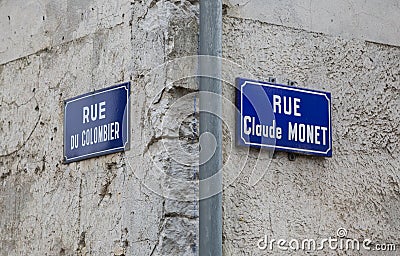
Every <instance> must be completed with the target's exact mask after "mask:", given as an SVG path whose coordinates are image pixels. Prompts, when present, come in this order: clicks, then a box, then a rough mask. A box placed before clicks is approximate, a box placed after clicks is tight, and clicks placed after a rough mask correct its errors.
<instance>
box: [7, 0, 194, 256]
mask: <svg viewBox="0 0 400 256" xmlns="http://www.w3.org/2000/svg"><path fill="white" fill-rule="evenodd" d="M197 10H198V7H197V4H196V2H194V1H192V2H187V1H157V2H156V1H133V2H130V1H56V2H54V1H31V2H29V1H28V3H24V4H19V3H18V2H15V1H1V2H0V13H1V14H2V15H1V25H0V26H1V27H2V31H1V35H2V36H1V39H0V41H1V44H0V45H1V47H0V48H1V50H0V52H1V53H0V63H2V64H1V65H0V105H1V106H0V133H1V141H0V175H1V176H0V177H1V178H0V195H1V196H0V255H192V254H193V252H196V244H197V236H196V233H197V228H198V227H197V225H198V224H197V223H198V221H197V210H196V204H194V203H193V201H192V200H190V202H188V201H187V200H186V201H184V200H183V201H182V198H185V197H187V196H190V198H191V199H193V198H195V196H196V193H197V192H196V189H195V186H193V184H192V185H191V186H188V184H187V182H184V181H187V180H192V179H193V172H194V171H195V170H194V169H193V168H192V166H193V162H191V161H194V159H196V158H193V154H194V155H195V154H196V151H197V147H196V144H195V143H196V141H193V136H195V135H196V134H193V132H192V133H190V132H189V131H191V129H192V124H193V122H192V119H190V117H189V119H188V120H189V121H188V120H186V121H185V122H183V123H180V124H179V125H180V127H179V129H178V130H179V131H180V132H179V134H178V136H176V137H173V136H169V135H170V133H171V131H169V130H166V131H165V134H162V136H161V135H160V134H158V129H159V127H158V126H157V125H158V124H159V123H160V122H161V120H162V119H163V116H165V115H166V113H167V111H168V110H169V109H170V108H171V106H172V105H173V104H174V102H176V100H177V99H178V98H180V97H182V96H184V95H186V94H188V93H191V92H193V91H194V89H193V88H189V87H188V86H184V83H178V84H176V85H175V84H172V85H169V87H168V88H169V89H165V90H164V91H163V93H162V94H161V95H159V99H158V101H155V100H154V98H155V96H157V93H158V92H157V91H155V90H154V88H153V85H154V83H153V81H154V80H152V81H151V80H148V77H152V76H151V75H154V72H155V73H156V74H155V75H156V76H157V80H156V81H157V85H159V86H160V87H166V83H167V77H168V75H167V74H166V73H165V72H160V73H157V71H153V74H152V73H151V72H152V70H154V68H155V67H156V66H158V65H161V64H163V63H164V62H165V61H168V60H169V59H172V58H176V57H180V56H185V55H191V54H195V53H196V52H197V17H196V15H197ZM4 15H5V16H4ZM7 16H10V18H8V17H7ZM4 17H5V18H4ZM43 17H44V18H43ZM3 28H4V29H3ZM15 31H16V33H14V32H15ZM31 35H32V36H31ZM17 58H18V59H17ZM15 59H17V60H15ZM11 60H12V61H11ZM149 72H150V74H151V75H146V74H147V73H149ZM129 80H130V81H132V93H131V113H132V115H131V124H132V136H131V137H132V142H131V150H130V151H127V152H125V153H118V154H112V155H108V156H103V157H100V158H94V159H89V160H85V161H81V162H77V163H71V164H68V165H64V164H62V156H63V148H62V147H63V143H62V141H63V125H62V124H63V100H64V99H68V98H70V97H73V96H76V95H80V94H83V93H86V92H88V91H92V90H95V89H100V88H104V87H107V86H110V85H113V84H115V83H118V82H123V81H129ZM188 83H189V84H193V83H192V82H191V81H189V82H188ZM194 86H195V83H194ZM157 88H158V87H157ZM194 88H195V87H194ZM156 92H157V93H156ZM192 101H193V98H192V97H191V98H190V100H187V101H182V102H180V104H181V108H183V109H186V108H187V109H192V107H193V102H192ZM185 104H189V105H188V106H187V105H185ZM170 115H171V114H170ZM195 121H196V120H194V122H195ZM174 136H175V135H174ZM164 137H166V138H164ZM168 139H170V140H172V141H174V142H175V143H179V145H181V146H182V149H181V151H183V152H186V153H188V154H187V157H185V155H182V156H181V158H183V159H184V160H185V161H184V162H183V163H182V162H179V161H176V159H174V158H173V157H171V154H174V152H164V151H163V149H164V148H163V145H164V142H165V141H164V140H168ZM188 163H189V165H188ZM159 165H161V166H163V168H164V169H159V168H158V167H159ZM179 174H182V176H179V179H178V180H177V181H176V182H174V183H172V182H169V179H171V180H173V177H174V175H179ZM174 181H175V180H174ZM180 182H181V183H180ZM194 184H195V183H194ZM167 185H168V186H167ZM154 187H156V189H153V188H154Z"/></svg>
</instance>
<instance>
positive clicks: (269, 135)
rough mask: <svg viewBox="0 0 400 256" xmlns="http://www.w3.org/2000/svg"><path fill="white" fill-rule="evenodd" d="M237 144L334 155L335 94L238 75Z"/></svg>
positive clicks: (328, 155)
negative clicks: (333, 99) (332, 98)
mask: <svg viewBox="0 0 400 256" xmlns="http://www.w3.org/2000/svg"><path fill="white" fill-rule="evenodd" d="M236 87H237V90H236V91H237V93H236V107H237V109H238V116H237V121H236V124H237V129H236V130H237V132H236V134H237V144H238V145H241V146H250V147H266V148H275V150H282V151H288V152H296V153H303V154H310V155H319V156H327V157H331V156H332V139H331V136H332V134H331V131H332V128H331V94H330V93H329V92H322V91H316V90H310V89H304V88H299V87H293V86H287V85H281V84H273V83H268V82H260V81H254V80H248V79H244V78H237V79H236Z"/></svg>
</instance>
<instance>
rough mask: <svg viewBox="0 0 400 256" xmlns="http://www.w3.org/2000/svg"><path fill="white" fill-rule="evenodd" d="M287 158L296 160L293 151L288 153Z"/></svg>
mask: <svg viewBox="0 0 400 256" xmlns="http://www.w3.org/2000/svg"><path fill="white" fill-rule="evenodd" d="M288 159H289V161H294V160H296V155H295V153H288Z"/></svg>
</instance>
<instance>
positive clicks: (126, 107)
mask: <svg viewBox="0 0 400 256" xmlns="http://www.w3.org/2000/svg"><path fill="white" fill-rule="evenodd" d="M124 84H125V85H121V86H118V87H115V88H112V89H105V90H103V91H101V92H97V93H94V94H89V95H85V96H82V97H78V98H76V99H73V100H70V101H67V102H65V107H64V127H66V124H65V120H66V116H67V114H66V111H67V107H68V104H69V103H71V102H74V101H77V100H82V99H85V98H87V97H91V96H95V95H98V94H102V93H105V92H111V91H114V90H118V89H121V88H124V89H125V91H126V105H127V106H125V109H127V112H128V113H127V116H126V118H127V120H126V130H127V133H128V134H127V136H126V142H125V143H124V146H122V147H117V148H110V149H107V150H101V151H97V152H93V153H89V154H85V155H81V156H76V157H72V158H68V157H67V156H66V155H65V154H64V158H65V161H71V160H74V159H79V158H84V157H86V156H91V155H94V154H99V153H106V152H108V151H112V150H119V149H125V148H126V144H128V142H129V137H130V136H129V133H130V131H129V115H130V113H129V106H128V105H129V104H130V102H129V97H130V95H129V91H128V88H127V86H126V84H127V83H124ZM64 129H65V128H64ZM64 136H65V134H64ZM65 140H66V138H64V147H65V146H66V145H65V144H66V141H65ZM64 153H66V152H64Z"/></svg>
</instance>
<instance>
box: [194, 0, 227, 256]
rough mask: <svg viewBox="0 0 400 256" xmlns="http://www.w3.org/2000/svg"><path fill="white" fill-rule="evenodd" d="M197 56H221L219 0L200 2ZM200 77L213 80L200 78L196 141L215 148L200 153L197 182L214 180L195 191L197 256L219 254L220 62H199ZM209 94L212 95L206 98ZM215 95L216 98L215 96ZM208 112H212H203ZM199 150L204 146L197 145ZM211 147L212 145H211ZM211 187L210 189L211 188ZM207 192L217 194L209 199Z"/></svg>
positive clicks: (220, 204) (220, 194)
mask: <svg viewBox="0 0 400 256" xmlns="http://www.w3.org/2000/svg"><path fill="white" fill-rule="evenodd" d="M199 52H200V55H209V56H216V57H221V55H222V0H200V38H199ZM199 62H200V63H199V65H200V66H199V67H200V73H201V74H203V75H204V74H210V73H211V74H212V76H214V77H216V78H210V77H204V76H203V77H200V78H199V81H200V88H199V90H200V96H199V99H200V102H199V105H200V140H201V136H202V135H203V134H205V133H209V135H211V136H214V138H215V140H216V141H215V142H216V146H215V152H214V154H213V156H212V157H211V158H210V159H208V158H209V155H208V153H205V152H206V151H208V150H204V148H203V150H200V164H199V177H200V183H202V181H204V180H206V179H207V178H210V177H214V178H216V182H215V179H214V182H203V184H202V185H200V188H199V197H200V202H199V255H200V256H221V255H222V178H221V177H222V173H221V169H222V146H221V145H222V120H221V113H222V100H221V97H220V96H221V93H222V89H221V80H220V79H218V78H220V77H221V61H220V59H219V58H210V59H207V58H201V57H200V59H199ZM210 93H212V95H210ZM215 96H217V97H215ZM206 109H207V110H210V109H212V111H213V113H209V112H207V111H204V110H206ZM200 144H201V147H207V146H210V147H211V145H207V144H205V143H201V141H200ZM212 146H214V145H212ZM211 186H212V187H211ZM210 191H219V193H217V194H215V195H213V196H211V197H209V194H210Z"/></svg>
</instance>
